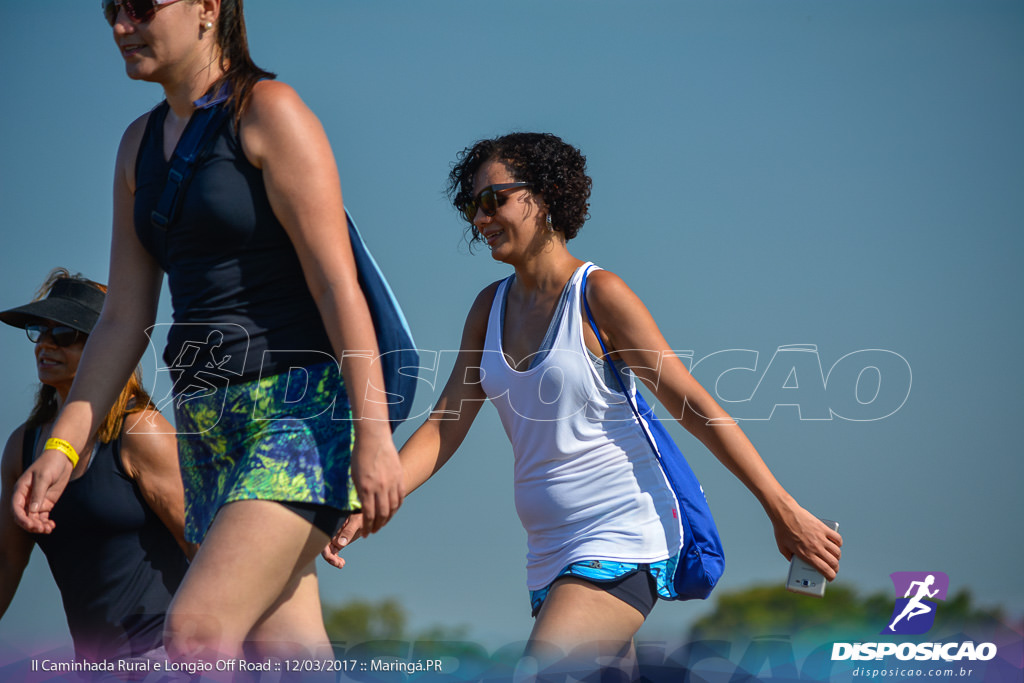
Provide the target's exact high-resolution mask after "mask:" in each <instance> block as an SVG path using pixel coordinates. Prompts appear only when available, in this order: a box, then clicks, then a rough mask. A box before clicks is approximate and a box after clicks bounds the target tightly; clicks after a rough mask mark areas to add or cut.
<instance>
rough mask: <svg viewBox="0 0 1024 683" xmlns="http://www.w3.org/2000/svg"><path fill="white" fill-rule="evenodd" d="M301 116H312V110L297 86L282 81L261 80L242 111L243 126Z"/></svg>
mask: <svg viewBox="0 0 1024 683" xmlns="http://www.w3.org/2000/svg"><path fill="white" fill-rule="evenodd" d="M301 116H312V112H311V111H310V110H309V107H307V106H306V103H305V102H303V101H302V98H301V97H299V93H297V92H295V88H293V87H291V86H290V85H288V84H287V83H282V82H281V81H273V80H266V81H260V82H259V83H257V84H256V85H254V86H253V88H252V95H251V96H250V97H249V103H248V104H247V105H246V108H245V111H244V112H243V113H242V126H243V127H252V126H256V127H257V128H260V127H262V126H267V125H275V124H276V125H280V124H281V123H285V122H287V121H289V120H292V119H294V117H301Z"/></svg>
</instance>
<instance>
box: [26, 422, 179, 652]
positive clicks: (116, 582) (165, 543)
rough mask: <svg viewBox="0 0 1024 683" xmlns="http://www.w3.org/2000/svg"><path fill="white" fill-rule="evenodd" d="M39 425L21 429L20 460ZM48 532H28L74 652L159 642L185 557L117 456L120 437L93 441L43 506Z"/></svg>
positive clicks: (139, 648) (142, 648) (29, 451)
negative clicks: (87, 456)
mask: <svg viewBox="0 0 1024 683" xmlns="http://www.w3.org/2000/svg"><path fill="white" fill-rule="evenodd" d="M38 439H39V429H31V430H30V429H26V430H25V440H24V443H23V449H22V459H23V465H24V467H25V468H27V467H28V466H29V465H30V464H32V461H33V460H34V459H35V447H36V443H37V441H38ZM50 519H52V520H53V521H54V522H55V523H56V525H57V526H56V528H54V530H53V532H52V533H49V534H32V538H33V540H35V542H36V543H37V544H38V545H39V547H40V549H41V550H42V551H43V554H44V555H45V556H46V561H47V562H48V563H49V565H50V571H51V572H52V573H53V578H54V581H55V582H56V583H57V588H59V589H60V595H61V599H62V601H63V602H64V614H65V616H66V617H67V620H68V629H69V630H70V631H71V637H72V639H73V640H74V643H75V653H76V655H77V656H78V657H79V658H88V659H90V660H102V659H119V658H125V657H130V656H133V655H138V654H142V653H143V652H146V651H148V650H152V649H154V648H157V647H160V645H161V643H162V642H163V625H164V615H165V613H166V612H167V606H168V605H169V604H170V602H171V598H172V597H173V596H174V592H175V590H177V588H178V584H179V583H181V580H182V578H183V577H184V576H185V570H186V569H187V568H188V561H187V560H186V558H185V554H184V553H183V552H182V550H181V548H180V547H179V546H178V544H177V542H176V541H175V540H174V536H173V535H172V534H171V532H170V531H169V530H168V529H167V527H166V526H164V524H163V522H162V521H161V520H160V518H159V517H158V516H157V514H156V513H155V512H153V510H151V509H150V508H149V506H148V505H146V502H145V500H144V499H143V498H142V494H141V492H140V491H139V487H138V486H137V485H136V484H135V482H133V481H132V479H131V477H129V476H128V473H127V472H126V471H125V469H124V465H123V463H122V462H121V437H118V438H117V439H115V440H114V441H111V442H110V443H107V444H100V445H99V447H98V448H97V449H96V450H95V452H94V453H93V455H92V458H91V460H90V462H89V467H88V469H87V470H86V471H85V473H84V474H83V475H82V476H81V477H79V478H78V479H73V480H72V481H70V482H68V485H67V488H66V489H65V490H64V493H63V495H62V496H61V497H60V500H58V501H57V504H56V505H54V507H53V510H52V511H51V512H50Z"/></svg>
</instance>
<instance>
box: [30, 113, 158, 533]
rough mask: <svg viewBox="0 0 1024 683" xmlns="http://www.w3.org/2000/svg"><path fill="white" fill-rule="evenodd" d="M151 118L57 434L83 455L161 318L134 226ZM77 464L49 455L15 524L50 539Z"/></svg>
mask: <svg viewBox="0 0 1024 683" xmlns="http://www.w3.org/2000/svg"><path fill="white" fill-rule="evenodd" d="M145 119H146V117H142V118H141V119H139V120H137V121H135V122H134V123H133V124H132V125H131V126H129V128H128V130H127V131H126V132H125V134H124V137H123V138H122V139H121V146H120V148H119V149H118V153H117V164H116V170H115V174H114V225H113V239H112V242H111V248H110V276H109V285H108V291H107V296H106V300H105V302H104V305H103V312H102V314H101V315H100V319H99V321H98V322H97V323H96V326H95V327H94V328H93V331H92V333H91V334H90V335H89V340H88V341H87V342H86V345H85V350H84V352H83V353H82V360H81V362H80V363H79V366H78V371H77V372H76V374H75V382H74V385H73V386H72V388H71V393H70V394H69V395H68V400H67V402H66V404H65V406H64V408H63V409H62V410H61V413H60V415H59V416H58V418H57V421H56V423H55V424H54V427H53V436H54V437H57V438H61V439H64V440H65V441H68V442H69V443H70V444H71V445H72V446H73V447H74V448H75V449H76V450H79V451H80V450H81V449H82V448H83V447H84V445H85V443H86V441H88V439H89V436H90V435H91V434H93V433H95V431H96V429H98V428H99V425H100V423H101V422H102V421H103V418H104V417H105V416H106V414H107V412H108V411H109V410H110V406H111V405H113V403H114V401H115V400H116V398H117V396H118V395H119V394H120V393H121V389H122V388H123V387H124V385H125V383H126V382H127V381H128V377H129V376H130V375H131V373H132V372H133V371H134V369H135V366H136V365H137V364H138V362H139V358H141V356H142V353H143V352H144V351H145V349H146V345H147V344H148V339H147V337H146V330H147V329H148V328H149V327H150V326H151V325H152V324H153V321H154V320H155V319H156V310H157V302H158V300H159V296H160V286H161V284H162V281H163V272H162V271H161V269H160V267H159V265H157V263H156V262H155V261H154V260H153V259H152V257H151V256H150V255H149V253H148V252H146V250H145V249H144V248H143V246H142V245H141V244H140V243H139V240H138V238H137V237H136V236H135V228H134V224H133V220H132V205H133V201H134V186H135V183H134V177H135V170H134V169H135V154H136V152H137V150H138V146H139V142H140V140H141V136H142V132H143V130H144V129H145ZM71 470H72V467H71V462H70V461H69V460H68V459H67V457H66V456H65V455H64V454H63V453H60V452H59V451H53V450H49V451H45V452H43V453H42V455H40V456H39V458H38V459H37V460H36V461H35V462H34V463H33V464H32V466H31V467H29V468H28V469H27V470H26V471H25V472H24V474H22V476H21V477H20V478H19V479H18V481H17V483H16V484H15V488H14V493H13V495H12V498H13V503H14V515H15V518H16V520H17V522H18V524H20V525H21V526H22V527H23V528H25V529H26V530H28V531H31V532H35V533H49V532H50V531H52V530H53V522H52V520H50V518H49V511H50V510H51V509H52V508H53V505H54V503H55V502H56V501H57V499H58V498H59V497H60V495H61V493H63V491H64V487H65V486H66V485H67V482H68V480H69V479H70V477H71Z"/></svg>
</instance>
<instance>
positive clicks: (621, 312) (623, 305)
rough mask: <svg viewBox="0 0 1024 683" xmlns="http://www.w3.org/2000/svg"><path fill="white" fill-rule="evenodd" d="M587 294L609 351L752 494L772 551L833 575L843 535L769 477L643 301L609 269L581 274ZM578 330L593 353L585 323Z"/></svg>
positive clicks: (593, 342)
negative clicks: (767, 524) (770, 532)
mask: <svg viewBox="0 0 1024 683" xmlns="http://www.w3.org/2000/svg"><path fill="white" fill-rule="evenodd" d="M588 280H589V282H588V287H587V297H588V301H589V303H590V307H591V309H592V311H593V314H594V318H595V320H596V321H597V325H598V329H599V330H600V331H601V334H602V337H604V342H605V345H606V346H607V347H608V348H609V349H618V350H619V355H621V357H622V359H623V360H624V361H625V362H626V364H627V365H628V366H629V367H630V369H631V370H633V371H634V373H635V374H636V376H637V377H639V378H640V379H641V380H643V381H644V382H645V383H646V384H647V385H648V387H650V389H651V391H653V392H654V394H655V396H657V398H658V400H659V401H660V402H661V404H662V405H663V406H664V407H665V408H666V409H667V410H668V411H669V413H670V414H671V415H672V416H673V417H674V418H675V419H677V420H678V421H679V423H680V424H682V425H683V427H685V428H686V429H687V430H688V431H689V432H690V433H691V434H693V435H694V436H696V437H697V438H698V439H700V441H701V442H702V443H703V444H704V445H705V446H706V447H707V448H708V450H710V451H711V452H712V453H713V454H714V455H715V457H716V458H718V460H719V461H721V463H722V464H723V465H725V467H726V468H728V469H729V471H730V472H732V473H733V474H734V475H735V476H736V477H737V478H738V479H739V480H740V481H741V482H743V484H744V485H745V486H746V487H747V488H748V489H749V490H750V491H751V493H753V494H754V496H756V497H757V499H758V501H760V503H761V505H762V507H764V509H765V512H766V513H767V515H768V518H769V519H770V520H771V522H772V525H773V527H774V529H775V540H776V543H777V544H778V547H779V552H781V553H782V555H783V556H784V557H785V558H786V559H787V560H788V559H791V558H792V556H793V555H794V554H796V555H798V556H800V557H801V558H802V559H804V560H806V561H807V562H809V563H810V564H811V565H812V566H814V567H815V568H816V569H818V570H819V571H820V572H821V573H822V574H823V575H824V576H825V577H826V578H828V579H829V580H832V579H834V578H835V576H836V570H837V569H838V568H839V558H840V554H841V552H840V546H841V545H842V537H841V536H840V535H839V533H838V532H835V531H833V530H831V529H829V528H828V527H827V526H826V525H825V524H823V523H822V522H821V521H820V520H818V519H817V518H816V517H814V516H813V515H812V514H810V513H809V512H807V511H806V510H804V509H803V508H802V507H800V505H798V504H797V502H796V501H795V500H794V499H793V497H792V496H790V495H789V493H787V492H786V490H785V489H783V487H782V486H781V485H780V484H779V482H778V481H776V479H775V477H774V476H773V475H772V473H771V471H770V470H769V469H768V466H767V465H766V464H765V463H764V460H762V459H761V456H760V455H759V454H758V452H757V450H756V449H755V448H754V446H753V444H751V443H750V440H749V439H747V437H746V435H745V434H744V433H743V430H742V429H740V427H739V425H738V424H737V423H736V421H735V420H733V419H732V418H731V417H729V415H728V414H727V413H726V412H725V411H724V410H723V409H722V408H721V406H719V405H718V403H717V402H716V401H715V400H714V399H713V398H712V397H711V395H710V394H709V393H708V392H707V391H706V390H705V389H704V388H703V387H702V386H701V385H700V384H699V383H698V382H697V380H695V379H694V378H693V376H692V375H690V373H689V371H687V369H686V367H685V366H684V365H683V364H682V362H681V361H680V360H679V359H678V358H677V357H675V356H674V355H673V354H672V353H671V350H670V348H669V346H668V343H667V342H666V341H665V338H664V337H663V336H662V334H661V332H660V330H659V329H658V327H657V325H656V324H655V322H654V318H653V317H652V316H651V314H650V312H649V311H648V310H647V308H646V307H645V306H644V305H643V302H642V301H640V299H639V298H638V297H637V296H636V294H634V293H633V292H632V290H630V289H629V287H627V286H626V284H625V283H624V282H623V281H622V280H621V279H620V278H619V277H618V276H617V275H614V274H613V273H610V272H608V271H595V272H593V273H592V274H591V275H590V276H589V277H588ZM585 335H586V337H587V339H588V345H592V350H595V352H596V353H600V351H599V348H600V347H599V346H598V344H597V340H596V338H595V337H594V334H593V331H592V330H590V329H589V325H587V326H585Z"/></svg>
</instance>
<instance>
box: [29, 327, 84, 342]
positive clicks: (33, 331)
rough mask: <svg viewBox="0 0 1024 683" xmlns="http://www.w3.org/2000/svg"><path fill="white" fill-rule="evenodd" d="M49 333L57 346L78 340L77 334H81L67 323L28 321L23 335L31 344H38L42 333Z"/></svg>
mask: <svg viewBox="0 0 1024 683" xmlns="http://www.w3.org/2000/svg"><path fill="white" fill-rule="evenodd" d="M46 333H49V334H50V339H52V340H53V343H54V344H56V345H57V346H71V345H72V344H74V343H75V342H76V341H78V335H80V334H83V333H82V332H79V331H78V330H76V329H75V328H73V327H68V326H67V325H53V326H50V325H47V324H45V323H29V324H28V325H25V335H26V336H27V337H28V340H29V341H30V342H32V343H33V344H38V343H39V340H40V339H42V338H43V335H44V334H46Z"/></svg>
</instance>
